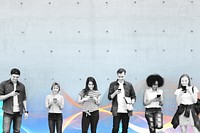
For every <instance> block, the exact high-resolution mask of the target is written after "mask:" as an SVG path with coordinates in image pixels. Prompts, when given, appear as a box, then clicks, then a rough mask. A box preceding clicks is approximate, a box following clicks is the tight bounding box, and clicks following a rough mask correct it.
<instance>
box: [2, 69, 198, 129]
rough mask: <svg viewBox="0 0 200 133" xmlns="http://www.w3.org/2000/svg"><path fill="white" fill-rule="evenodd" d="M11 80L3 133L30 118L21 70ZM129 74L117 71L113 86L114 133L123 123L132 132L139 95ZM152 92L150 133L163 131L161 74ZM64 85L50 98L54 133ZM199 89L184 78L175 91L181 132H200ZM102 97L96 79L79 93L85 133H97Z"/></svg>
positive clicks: (148, 95)
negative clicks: (132, 119)
mask: <svg viewBox="0 0 200 133" xmlns="http://www.w3.org/2000/svg"><path fill="white" fill-rule="evenodd" d="M10 75H11V78H10V79H9V80H6V81H3V82H2V83H1V84H0V100H3V111H4V114H3V133H10V127H11V123H12V122H13V132H14V133H19V132H20V126H21V121H22V114H23V113H24V117H25V119H26V118H28V110H27V103H26V91H25V86H24V85H23V84H22V83H21V82H19V81H18V79H19V77H20V70H19V69H16V68H14V69H12V70H11V72H10ZM125 76H126V70H125V69H123V68H120V69H118V70H117V77H118V78H117V80H116V81H114V82H112V83H110V86H109V90H108V99H109V100H111V101H112V106H111V112H112V115H113V126H112V133H118V132H119V126H120V122H121V123H122V133H127V132H128V124H129V120H130V116H131V115H132V111H133V105H134V103H135V101H136V94H135V91H134V88H133V86H132V84H131V83H130V82H128V81H126V80H125ZM146 83H147V86H148V88H147V89H146V90H145V92H144V95H143V105H144V107H145V118H146V120H147V123H148V126H149V131H150V133H155V132H156V129H161V128H162V127H163V113H162V106H163V95H164V94H163V90H161V89H160V87H162V86H163V84H164V79H163V78H162V77H161V76H160V75H158V74H152V75H149V76H148V77H147V79H146ZM59 92H60V85H59V83H57V82H54V83H53V84H52V86H51V94H49V95H47V96H46V100H45V106H46V108H47V109H48V124H49V130H50V133H55V129H56V131H57V133H62V122H63V116H62V110H63V108H64V98H63V96H62V95H61V94H60V93H59ZM198 92H199V91H198V89H197V87H195V86H192V85H191V83H190V77H189V76H188V75H187V74H183V75H182V76H181V77H180V79H179V83H178V88H177V89H176V91H175V93H174V94H175V95H176V101H177V107H178V108H177V111H176V113H175V115H174V117H173V119H172V122H171V123H172V125H173V127H174V128H176V127H177V126H178V125H180V128H181V132H182V133H187V126H188V125H190V126H191V127H192V129H193V132H194V133H199V132H200V120H199V117H198V113H197V112H196V111H195V103H196V102H197V99H198ZM100 96H101V93H100V92H99V90H98V87H97V82H96V80H95V78H93V77H88V78H87V80H86V84H85V88H84V89H82V90H81V91H80V92H79V93H78V103H79V104H80V105H81V106H82V122H81V123H82V124H81V127H82V133H87V132H88V129H89V126H90V129H91V133H96V130H97V125H98V121H99V107H98V106H99V105H100V100H101V98H100Z"/></svg>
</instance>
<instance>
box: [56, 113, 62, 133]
mask: <svg viewBox="0 0 200 133" xmlns="http://www.w3.org/2000/svg"><path fill="white" fill-rule="evenodd" d="M62 123H63V117H62V114H58V115H57V121H56V131H57V133H62Z"/></svg>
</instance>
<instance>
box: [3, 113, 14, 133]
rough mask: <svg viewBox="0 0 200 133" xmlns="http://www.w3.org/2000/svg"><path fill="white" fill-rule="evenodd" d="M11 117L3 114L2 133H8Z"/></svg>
mask: <svg viewBox="0 0 200 133" xmlns="http://www.w3.org/2000/svg"><path fill="white" fill-rule="evenodd" d="M12 119H13V115H11V114H7V113H5V112H4V113H3V133H10V127H11V123H12Z"/></svg>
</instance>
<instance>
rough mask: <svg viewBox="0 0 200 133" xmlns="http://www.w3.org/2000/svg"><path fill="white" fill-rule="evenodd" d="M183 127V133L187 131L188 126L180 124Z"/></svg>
mask: <svg viewBox="0 0 200 133" xmlns="http://www.w3.org/2000/svg"><path fill="white" fill-rule="evenodd" d="M180 127H181V133H187V126H186V125H180Z"/></svg>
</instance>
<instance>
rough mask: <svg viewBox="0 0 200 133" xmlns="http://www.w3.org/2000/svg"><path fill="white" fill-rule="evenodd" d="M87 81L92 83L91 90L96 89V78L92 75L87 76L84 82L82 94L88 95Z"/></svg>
mask: <svg viewBox="0 0 200 133" xmlns="http://www.w3.org/2000/svg"><path fill="white" fill-rule="evenodd" d="M89 82H92V83H93V84H94V88H93V90H98V88H97V83H96V80H95V79H94V78H93V77H88V78H87V80H86V83H85V88H84V89H83V96H85V95H88V92H89V91H90V88H89V87H88V84H89Z"/></svg>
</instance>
